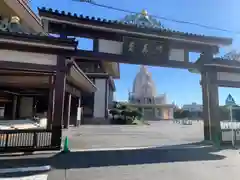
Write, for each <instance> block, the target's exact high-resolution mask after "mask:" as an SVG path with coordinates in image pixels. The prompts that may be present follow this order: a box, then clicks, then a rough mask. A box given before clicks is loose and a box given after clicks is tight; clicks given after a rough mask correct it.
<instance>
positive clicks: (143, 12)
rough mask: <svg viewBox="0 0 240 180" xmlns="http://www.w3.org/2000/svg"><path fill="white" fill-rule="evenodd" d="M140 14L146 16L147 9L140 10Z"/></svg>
mask: <svg viewBox="0 0 240 180" xmlns="http://www.w3.org/2000/svg"><path fill="white" fill-rule="evenodd" d="M141 14H142V15H143V16H144V17H146V16H148V12H147V10H145V9H143V10H142V12H141Z"/></svg>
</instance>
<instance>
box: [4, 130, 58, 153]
mask: <svg viewBox="0 0 240 180" xmlns="http://www.w3.org/2000/svg"><path fill="white" fill-rule="evenodd" d="M54 133H55V135H54ZM56 135H57V136H56ZM56 142H57V143H56ZM60 148H61V135H60V136H59V134H58V132H57V131H56V130H55V131H54V130H46V129H24V130H1V131H0V152H2V153H3V152H33V151H42V150H60Z"/></svg>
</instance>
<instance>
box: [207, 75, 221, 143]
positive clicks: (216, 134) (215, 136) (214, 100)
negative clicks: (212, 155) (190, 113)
mask: <svg viewBox="0 0 240 180" xmlns="http://www.w3.org/2000/svg"><path fill="white" fill-rule="evenodd" d="M207 74H208V75H207V78H208V81H207V82H208V91H209V110H210V113H209V114H210V123H209V124H210V136H211V140H212V141H213V142H214V144H215V145H220V142H221V139H222V138H221V126H220V110H219V94H218V85H217V72H216V71H209V72H207Z"/></svg>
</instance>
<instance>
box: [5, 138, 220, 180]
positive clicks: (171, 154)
mask: <svg viewBox="0 0 240 180" xmlns="http://www.w3.org/2000/svg"><path fill="white" fill-rule="evenodd" d="M216 151H217V149H215V148H213V147H212V146H210V145H209V146H201V143H194V144H183V145H175V146H165V147H159V148H144V149H136V150H106V151H88V152H70V153H66V154H63V153H59V154H56V155H53V156H50V157H49V155H48V156H47V157H44V155H43V156H40V157H39V156H36V155H32V156H20V157H11V158H4V159H1V158H0V168H10V167H11V168H12V167H30V166H44V165H51V167H52V168H53V169H75V168H90V167H103V166H121V165H139V164H154V163H174V162H186V161H210V160H211V161H213V160H222V159H224V158H225V156H220V155H216V154H213V152H216ZM5 176H6V175H5ZM5 176H4V177H5ZM0 177H1V174H0ZM11 177H12V176H11Z"/></svg>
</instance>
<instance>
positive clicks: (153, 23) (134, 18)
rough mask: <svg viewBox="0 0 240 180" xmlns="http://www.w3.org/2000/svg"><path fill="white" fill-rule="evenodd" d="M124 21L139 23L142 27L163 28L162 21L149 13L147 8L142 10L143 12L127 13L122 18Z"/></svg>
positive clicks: (126, 22)
mask: <svg viewBox="0 0 240 180" xmlns="http://www.w3.org/2000/svg"><path fill="white" fill-rule="evenodd" d="M122 22H124V23H125V24H132V25H137V26H140V27H142V28H158V29H162V28H163V26H162V24H161V22H160V21H159V20H157V19H156V18H155V17H152V16H151V15H149V14H148V12H147V11H146V10H142V11H141V13H137V14H130V15H127V16H125V17H124V18H123V19H122Z"/></svg>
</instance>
